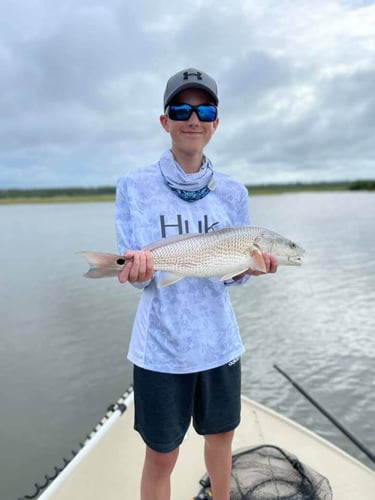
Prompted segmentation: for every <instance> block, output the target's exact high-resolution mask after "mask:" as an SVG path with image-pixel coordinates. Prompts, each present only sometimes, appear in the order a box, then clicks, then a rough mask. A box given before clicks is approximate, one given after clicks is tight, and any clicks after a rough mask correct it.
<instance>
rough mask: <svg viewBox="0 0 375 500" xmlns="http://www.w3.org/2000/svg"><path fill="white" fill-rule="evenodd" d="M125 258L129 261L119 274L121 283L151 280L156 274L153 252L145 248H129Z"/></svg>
mask: <svg viewBox="0 0 375 500" xmlns="http://www.w3.org/2000/svg"><path fill="white" fill-rule="evenodd" d="M124 257H125V259H127V260H128V259H129V262H128V263H127V264H126V265H125V266H124V268H123V269H122V271H121V272H120V274H119V276H118V280H119V282H120V283H126V282H127V281H129V283H135V282H140V283H142V282H144V281H148V280H150V279H151V278H152V277H153V275H154V259H153V257H152V253H151V252H149V251H145V250H128V251H127V252H126V253H125V255H124Z"/></svg>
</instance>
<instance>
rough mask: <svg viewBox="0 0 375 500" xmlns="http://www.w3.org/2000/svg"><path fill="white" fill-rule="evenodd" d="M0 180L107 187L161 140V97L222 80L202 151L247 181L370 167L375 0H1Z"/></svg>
mask: <svg viewBox="0 0 375 500" xmlns="http://www.w3.org/2000/svg"><path fill="white" fill-rule="evenodd" d="M2 11H3V14H2V21H1V25H0V67H1V68H2V78H1V79H0V112H1V116H2V121H1V122H0V187H11V186H24V187H27V186H52V185H53V186H59V185H81V184H83V185H100V184H102V185H107V184H111V183H113V182H114V181H115V179H116V178H117V177H118V176H119V175H121V174H122V173H124V172H126V171H127V170H128V169H129V168H135V167H137V166H140V165H144V164H148V163H150V162H153V161H156V160H157V159H158V158H159V156H160V154H161V153H162V151H163V149H165V148H167V147H168V144H169V142H168V136H167V135H166V134H165V132H164V131H162V129H161V128H160V125H159V114H160V112H161V111H162V94H163V91H164V85H165V82H166V79H167V78H168V77H169V76H170V75H171V74H173V73H174V72H176V71H178V70H179V69H182V68H184V67H189V66H197V67H199V68H201V69H203V70H205V71H207V72H208V73H210V74H212V76H214V77H215V78H216V79H217V81H218V84H219V93H220V116H221V124H220V127H219V130H218V132H217V134H216V137H215V138H214V139H213V141H212V144H210V145H209V148H208V151H207V152H208V154H209V155H210V156H211V157H212V159H213V160H214V162H215V164H216V166H217V168H220V169H222V170H224V171H225V172H227V173H230V174H233V175H235V176H236V177H238V178H239V179H240V180H242V181H244V182H258V183H260V182H270V181H277V182H283V181H285V182H288V181H303V180H308V181H311V180H320V179H323V180H330V179H352V178H364V177H373V169H374V166H375V165H374V163H375V159H374V153H373V144H374V135H375V98H374V92H373V88H374V84H375V57H374V56H375V32H374V29H373V26H375V5H374V2H369V1H357V0H352V1H348V0H347V1H342V0H341V1H340V0H317V1H316V2H311V1H310V0H301V1H299V2H295V1H293V0H278V1H276V0H264V1H262V2H258V1H255V0H252V1H249V0H222V1H215V2H214V1H213V0H206V1H201V0H195V1H189V2H187V1H185V0H184V1H181V2H178V3H177V2H175V3H171V2H169V1H168V2H167V1H166V0H160V1H159V2H152V1H151V0H142V1H140V2H137V3H136V4H132V5H131V6H129V5H127V4H126V3H124V2H120V1H118V0H108V1H107V2H105V3H103V2H99V1H94V0H91V1H90V0H82V1H80V2H79V3H77V2H74V1H68V0H65V1H57V0H55V1H50V2H42V1H41V0H28V1H27V2H26V0H23V1H22V0H3V9H2Z"/></svg>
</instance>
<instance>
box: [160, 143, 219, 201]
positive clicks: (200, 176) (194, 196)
mask: <svg viewBox="0 0 375 500" xmlns="http://www.w3.org/2000/svg"><path fill="white" fill-rule="evenodd" d="M159 168H160V172H161V175H162V176H163V179H164V182H165V183H166V184H167V186H168V187H169V188H170V189H171V190H172V191H173V192H174V193H176V195H177V196H179V197H180V198H182V199H183V200H185V201H189V202H191V201H196V200H200V199H201V198H204V197H205V196H207V195H208V194H209V193H210V192H211V191H213V190H214V189H215V187H216V181H215V177H214V171H213V168H212V164H211V162H210V160H209V159H208V158H206V157H204V163H203V165H202V166H201V168H200V170H199V172H196V173H194V174H187V173H186V172H184V171H183V169H182V168H181V167H180V165H179V164H178V163H177V162H176V160H175V159H174V157H173V153H172V151H170V150H168V151H166V152H165V153H164V154H163V155H162V157H161V158H160V160H159Z"/></svg>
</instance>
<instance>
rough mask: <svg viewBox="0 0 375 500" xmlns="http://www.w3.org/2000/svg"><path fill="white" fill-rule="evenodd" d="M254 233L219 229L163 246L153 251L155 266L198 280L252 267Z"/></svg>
mask: <svg viewBox="0 0 375 500" xmlns="http://www.w3.org/2000/svg"><path fill="white" fill-rule="evenodd" d="M254 233H255V231H249V230H247V231H246V230H245V229H244V228H239V229H237V230H231V231H229V230H219V231H215V232H211V233H205V234H200V235H195V236H193V237H191V238H188V239H185V240H181V241H177V242H173V243H170V244H167V245H162V246H160V247H158V248H155V249H153V250H152V255H153V258H154V267H155V269H156V270H159V271H168V272H175V273H177V274H183V275H185V274H189V275H190V276H198V277H207V276H214V275H222V274H227V273H228V272H230V271H231V270H238V269H244V268H248V267H249V266H250V262H251V256H250V243H252V242H253V240H254V239H255V236H254ZM255 234H256V233H255Z"/></svg>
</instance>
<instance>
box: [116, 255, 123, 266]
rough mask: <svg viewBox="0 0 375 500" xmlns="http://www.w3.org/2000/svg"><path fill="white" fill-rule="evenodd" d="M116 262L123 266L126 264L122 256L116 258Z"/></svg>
mask: <svg viewBox="0 0 375 500" xmlns="http://www.w3.org/2000/svg"><path fill="white" fill-rule="evenodd" d="M116 264H118V265H119V266H123V265H124V264H125V259H123V258H122V257H120V258H119V259H117V260H116Z"/></svg>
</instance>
